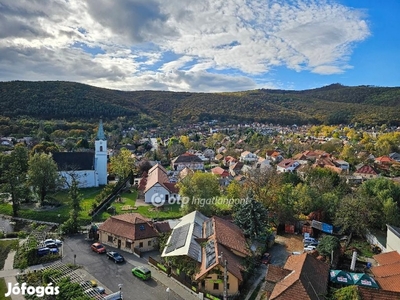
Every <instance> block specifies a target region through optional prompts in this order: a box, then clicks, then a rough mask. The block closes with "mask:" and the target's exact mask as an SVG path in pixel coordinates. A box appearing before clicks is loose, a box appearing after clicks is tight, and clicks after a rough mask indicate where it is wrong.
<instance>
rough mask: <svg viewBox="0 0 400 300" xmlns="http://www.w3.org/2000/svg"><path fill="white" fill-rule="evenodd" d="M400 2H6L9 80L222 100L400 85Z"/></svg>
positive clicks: (1, 50)
mask: <svg viewBox="0 0 400 300" xmlns="http://www.w3.org/2000/svg"><path fill="white" fill-rule="evenodd" d="M398 13H400V1H398V0H385V1H376V0H285V1H281V0H202V1H198V0H168V1H165V0H118V1H111V0H87V1H80V0H68V1H67V0H41V1H30V0H19V1H6V0H0V28H2V29H1V31H0V65H1V66H2V67H1V68H0V80H1V81H9V80H65V81H75V82H81V83H86V84H90V85H95V86H99V87H106V88H111V89H120V90H170V91H192V92H223V91H239V90H249V89H257V88H272V89H296V90H304V89H310V88H317V87H321V86H325V85H329V84H332V83H341V84H344V85H352V86H354V85H376V86H400V84H399V81H400V75H399V74H400V72H399V70H400V59H399V55H398V52H399V49H400V34H399V32H400V22H398V21H397V18H398V16H397V14H398Z"/></svg>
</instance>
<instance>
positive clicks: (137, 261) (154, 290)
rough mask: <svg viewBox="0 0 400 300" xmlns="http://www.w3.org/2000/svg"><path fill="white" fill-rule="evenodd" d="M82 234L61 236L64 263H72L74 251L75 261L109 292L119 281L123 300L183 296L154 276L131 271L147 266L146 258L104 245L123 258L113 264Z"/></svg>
mask: <svg viewBox="0 0 400 300" xmlns="http://www.w3.org/2000/svg"><path fill="white" fill-rule="evenodd" d="M85 237H86V236H85V235H76V236H72V237H67V238H66V239H65V240H64V245H63V247H64V257H63V262H64V263H74V254H76V264H77V265H80V266H82V267H84V268H85V270H86V271H87V272H88V273H89V274H91V275H92V276H93V277H94V278H96V279H97V280H98V281H99V282H101V283H102V284H104V285H105V287H107V288H108V289H111V291H112V292H117V291H119V286H118V285H119V284H122V289H121V290H122V293H123V297H124V300H125V299H126V300H134V299H141V300H153V299H169V300H180V299H182V298H181V297H179V296H178V295H176V294H175V293H174V292H173V291H172V290H170V291H169V292H167V287H166V286H164V285H163V284H161V283H160V282H157V281H156V280H154V279H153V278H152V279H150V280H148V281H142V280H140V279H139V278H137V277H135V276H133V275H132V272H131V270H132V268H133V267H135V266H139V265H143V266H146V265H147V260H145V259H142V258H138V257H136V256H135V255H134V254H132V253H128V252H124V251H119V250H118V249H115V248H112V247H110V246H107V245H105V246H106V249H107V251H110V250H115V251H118V252H119V253H120V254H121V255H122V256H124V258H125V260H126V262H125V263H122V264H115V263H114V262H113V261H110V260H108V259H107V256H106V255H105V254H97V253H95V252H93V251H92V250H91V249H90V245H91V244H92V243H93V241H89V240H85Z"/></svg>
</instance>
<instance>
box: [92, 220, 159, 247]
mask: <svg viewBox="0 0 400 300" xmlns="http://www.w3.org/2000/svg"><path fill="white" fill-rule="evenodd" d="M98 233H99V241H100V242H101V243H103V244H105V245H110V246H113V247H116V248H118V249H121V250H124V251H130V252H132V251H133V249H134V248H138V249H139V250H140V251H151V250H153V249H154V248H155V246H156V245H157V244H158V235H159V234H158V232H157V230H156V229H155V228H154V226H153V223H152V222H151V221H150V220H149V219H147V218H145V217H143V216H142V215H140V214H138V213H130V214H122V215H117V216H112V217H110V218H108V219H107V220H106V221H105V222H104V223H103V224H101V225H100V227H99V229H98Z"/></svg>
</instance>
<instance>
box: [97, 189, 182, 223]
mask: <svg viewBox="0 0 400 300" xmlns="http://www.w3.org/2000/svg"><path fill="white" fill-rule="evenodd" d="M136 198H137V192H136V191H133V192H132V193H123V194H121V202H113V203H111V206H113V207H115V209H116V214H118V215H119V214H124V213H130V212H137V213H140V214H141V215H143V216H145V217H147V218H150V219H169V218H171V219H174V218H179V217H181V216H182V213H181V212H180V210H179V209H180V205H178V204H174V205H168V206H166V207H164V208H163V210H159V209H155V208H154V207H153V206H151V205H146V206H138V207H136V206H135V204H136ZM130 208H135V209H130ZM110 216H111V214H110V213H108V212H107V211H103V212H102V213H100V214H99V215H98V217H97V218H96V221H104V220H106V219H107V218H108V217H110Z"/></svg>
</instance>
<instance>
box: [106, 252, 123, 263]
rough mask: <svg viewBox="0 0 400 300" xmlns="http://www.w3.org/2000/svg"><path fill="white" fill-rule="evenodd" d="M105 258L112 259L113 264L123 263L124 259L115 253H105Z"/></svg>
mask: <svg viewBox="0 0 400 300" xmlns="http://www.w3.org/2000/svg"><path fill="white" fill-rule="evenodd" d="M107 258H108V259H112V260H113V261H114V262H115V263H122V262H124V261H125V259H124V257H123V256H122V255H121V254H119V253H118V252H115V251H109V252H107Z"/></svg>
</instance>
